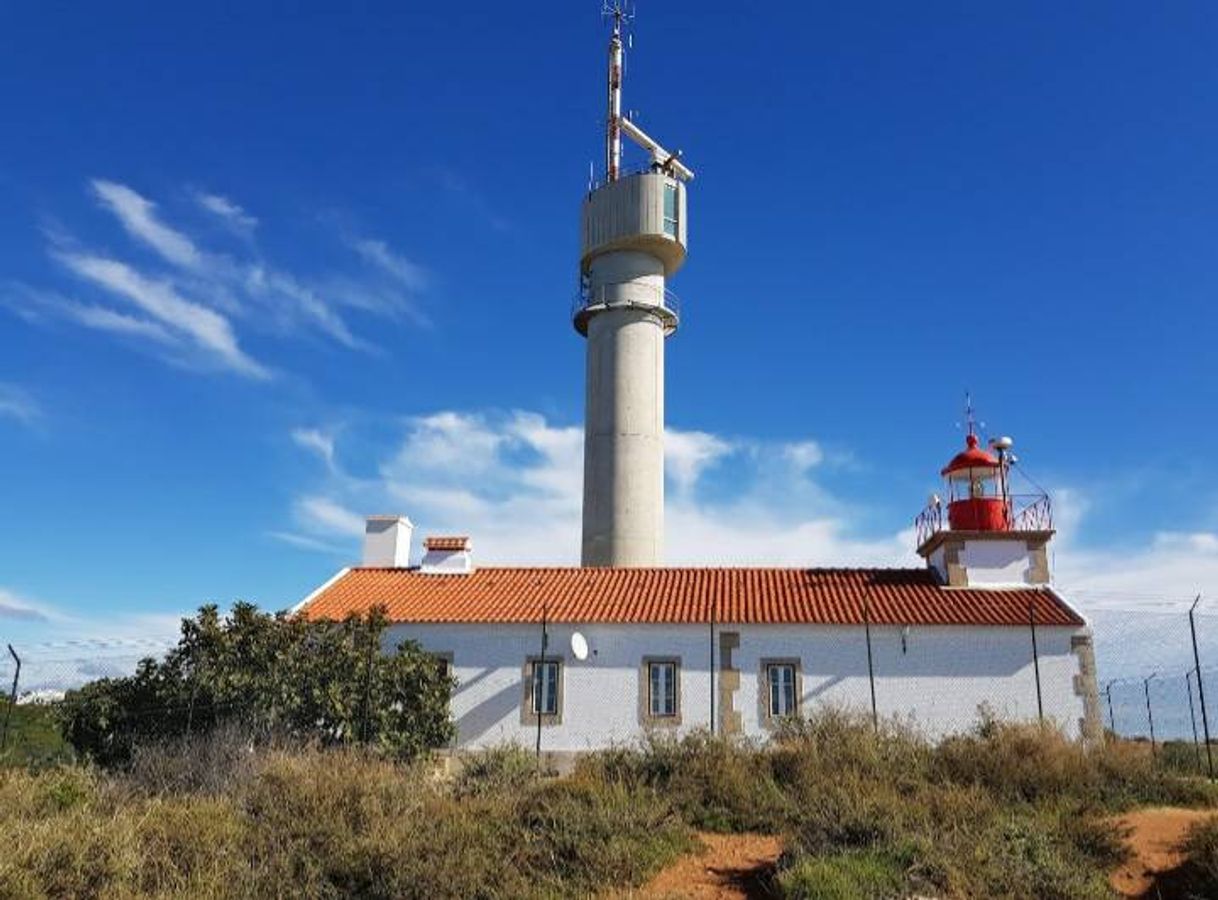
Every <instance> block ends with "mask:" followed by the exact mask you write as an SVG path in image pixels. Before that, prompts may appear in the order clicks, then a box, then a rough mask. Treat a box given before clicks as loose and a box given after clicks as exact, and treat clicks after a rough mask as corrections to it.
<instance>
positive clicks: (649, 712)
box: [639, 656, 681, 728]
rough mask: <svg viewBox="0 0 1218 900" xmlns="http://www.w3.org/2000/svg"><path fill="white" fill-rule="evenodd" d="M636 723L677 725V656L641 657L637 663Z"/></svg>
mask: <svg viewBox="0 0 1218 900" xmlns="http://www.w3.org/2000/svg"><path fill="white" fill-rule="evenodd" d="M639 724H640V725H645V726H655V727H665V728H675V727H677V726H679V725H680V724H681V657H679V656H644V657H643V658H642V660H640V661H639Z"/></svg>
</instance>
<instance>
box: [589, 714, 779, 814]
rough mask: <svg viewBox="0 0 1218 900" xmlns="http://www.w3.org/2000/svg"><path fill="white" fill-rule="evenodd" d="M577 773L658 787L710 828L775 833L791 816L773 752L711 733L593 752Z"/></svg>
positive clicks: (657, 736)
mask: <svg viewBox="0 0 1218 900" xmlns="http://www.w3.org/2000/svg"><path fill="white" fill-rule="evenodd" d="M577 771H578V772H579V773H581V774H583V775H586V776H588V777H594V778H601V779H603V780H606V781H609V782H611V783H621V784H626V785H631V786H641V787H647V788H652V789H654V790H657V791H659V792H660V793H662V794H663V795H664V797H665V798H667V799H668V801H669V802H670V803H671V804H672V805H673V807H674V808H675V809H676V810H677V811H678V812H679V813H680V814H681V816H682V817H683V818H684V819H685V820H686V821H687V822H689V823H690V824H692V825H694V826H695V827H697V828H702V829H705V830H708V831H772V830H773V829H774V827H775V825H776V823H781V822H784V821H787V820H788V818H789V816H788V813H789V808H788V807H789V802H790V801H789V798H788V797H787V796H786V795H784V794H783V792H782V791H781V790H780V789H779V787H778V785H777V784H776V783H775V781H774V779H773V776H772V771H771V768H770V760H769V756H768V753H767V752H765V751H764V750H761V749H759V748H758V747H757V746H755V745H753V744H750V743H746V742H741V741H733V740H731V739H728V738H724V737H717V736H714V735H711V734H710V733H709V732H706V731H695V732H692V733H690V734H687V735H686V736H684V737H681V738H675V737H672V736H670V735H667V734H652V735H648V736H647V737H646V738H645V739H644V740H643V741H642V742H641V743H640V744H639V745H638V746H636V747H630V748H623V747H619V748H615V749H612V750H607V751H603V752H601V753H596V754H590V755H589V756H587V757H585V758H583V759H581V760H580V762H579V764H578V767H577Z"/></svg>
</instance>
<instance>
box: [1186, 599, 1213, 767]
mask: <svg viewBox="0 0 1218 900" xmlns="http://www.w3.org/2000/svg"><path fill="white" fill-rule="evenodd" d="M1200 602H1201V595H1200V594H1198V595H1197V599H1196V600H1194V601H1193V605H1192V606H1190V607H1189V609H1188V630H1189V631H1190V632H1191V633H1192V636H1193V665H1194V666H1196V669H1195V670H1194V671H1196V673H1197V699H1198V700H1199V701H1200V703H1201V727H1202V728H1203V729H1204V730H1205V762H1206V767H1207V768H1208V769H1209V774H1210V781H1213V780H1214V755H1213V751H1212V750H1211V748H1210V719H1209V715H1208V714H1207V713H1206V711H1205V681H1204V679H1202V677H1201V656H1200V654H1198V653H1197V623H1196V621H1195V620H1194V619H1193V612H1194V611H1195V610H1196V609H1197V604H1198V603H1200Z"/></svg>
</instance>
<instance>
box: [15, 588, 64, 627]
mask: <svg viewBox="0 0 1218 900" xmlns="http://www.w3.org/2000/svg"><path fill="white" fill-rule="evenodd" d="M58 618H62V617H61V616H60V615H59V614H58V613H56V611H55V610H53V609H51V608H50V607H48V606H44V605H42V604H40V603H34V602H33V601H32V600H27V599H25V598H24V597H21V596H19V595H18V594H16V593H15V592H13V591H10V590H6V589H5V588H2V587H0V619H15V620H19V621H23V622H51V621H54V620H55V619H58Z"/></svg>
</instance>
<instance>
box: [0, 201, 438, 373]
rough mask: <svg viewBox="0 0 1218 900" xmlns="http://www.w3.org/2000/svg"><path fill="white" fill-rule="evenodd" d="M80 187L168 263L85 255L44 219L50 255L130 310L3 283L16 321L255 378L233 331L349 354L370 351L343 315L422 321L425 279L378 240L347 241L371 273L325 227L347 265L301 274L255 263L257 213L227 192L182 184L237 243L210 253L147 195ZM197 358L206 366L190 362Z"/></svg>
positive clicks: (256, 367) (256, 365) (373, 349)
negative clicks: (94, 335) (114, 339)
mask: <svg viewBox="0 0 1218 900" xmlns="http://www.w3.org/2000/svg"><path fill="white" fill-rule="evenodd" d="M89 189H90V192H91V193H92V194H93V195H94V196H95V197H96V198H97V200H98V201H99V202H100V203H101V204H102V205H103V206H104V207H105V208H106V210H108V211H109V212H110V213H112V214H113V215H114V217H115V219H116V220H117V222H118V223H119V224H120V225H121V226H122V228H123V229H124V230H125V231H126V232H127V233H128V234H130V235H131V236H132V237H134V238H135V239H136V240H138V241H139V242H140V243H141V244H143V245H145V246H147V247H150V248H151V249H153V250H154V251H155V252H156V253H157V254H158V255H159V256H160V257H161V259H162V260H165V261H167V262H168V263H170V264H171V265H170V266H167V267H165V268H164V271H157V270H156V269H155V268H149V267H145V266H143V265H137V264H135V263H133V262H131V261H128V260H126V259H123V258H122V257H121V256H117V255H115V254H112V253H98V252H93V251H90V250H89V249H88V248H85V247H83V246H82V245H81V244H80V242H78V241H77V240H75V239H74V238H73V237H72V236H71V233H70V232H69V230H68V229H67V228H65V227H63V226H62V225H60V224H58V223H55V222H50V223H49V224H44V225H43V226H42V229H41V230H42V233H43V235H44V237H45V238H46V240H47V242H48V244H49V251H50V254H51V256H52V257H53V258H54V259H56V260H58V261H59V262H61V263H62V264H63V265H64V267H65V268H67V269H68V270H69V271H71V272H72V273H73V274H76V275H78V276H81V277H83V278H85V279H86V280H87V281H88V282H90V283H91V284H93V285H96V286H99V287H101V288H103V289H105V290H106V291H108V292H109V293H110V294H111V295H112V297H121V298H122V299H124V300H126V301H129V302H131V303H134V304H135V305H136V306H138V307H139V310H140V313H141V314H139V315H134V314H132V311H131V310H129V309H127V310H123V309H114V308H112V307H110V306H109V305H107V304H106V303H103V302H94V298H86V300H84V301H82V300H78V299H76V298H73V297H65V296H63V295H61V294H58V293H56V292H55V291H53V290H49V289H47V288H44V287H30V286H26V285H21V284H13V283H10V284H8V285H5V288H6V290H5V291H4V292H3V293H2V294H0V305H3V306H6V307H8V308H9V309H11V310H12V311H13V312H14V313H15V314H16V315H18V316H19V317H21V318H22V319H24V320H25V321H27V322H30V323H32V324H34V325H41V326H46V325H48V324H50V323H53V322H56V321H61V322H70V323H73V324H75V325H79V326H82V327H85V328H88V329H91V330H94V331H97V332H103V333H106V334H109V335H114V336H120V337H126V338H140V339H143V340H144V341H146V342H148V343H149V344H151V345H155V348H156V349H157V350H158V351H159V353H158V355H160V356H161V357H162V358H164V359H166V360H167V361H169V362H172V363H176V364H185V365H186V366H188V367H190V368H194V369H200V368H216V365H215V364H216V363H219V364H220V365H219V367H220V368H223V369H225V370H228V371H235V372H239V373H241V374H244V375H247V376H253V377H259V378H262V377H266V376H267V375H268V374H269V368H268V367H267V366H266V365H264V364H262V363H260V362H255V361H254V360H253V359H252V358H251V357H250V356H249V355H248V354H247V353H246V352H245V351H244V350H243V349H242V347H241V345H242V344H243V343H244V341H243V340H239V339H238V335H237V329H238V327H240V328H241V329H242V330H244V329H251V330H258V331H261V332H265V333H270V334H273V335H275V336H276V337H281V338H282V337H295V336H302V335H303V336H309V335H321V336H323V337H325V338H327V339H329V340H332V341H333V342H335V343H336V344H339V345H341V346H342V347H345V348H347V349H350V350H356V351H360V352H370V353H381V352H383V351H381V350H380V348H379V347H377V346H376V345H375V344H373V343H371V342H369V341H367V340H365V339H364V338H362V337H360V336H359V335H358V334H357V333H356V331H355V330H354V329H353V328H352V325H351V324H350V323H349V322H348V321H347V317H346V314H347V311H352V314H358V315H361V316H366V317H377V318H379V319H382V320H385V319H387V320H395V321H410V322H412V323H414V324H416V325H419V326H422V327H430V325H431V323H430V321H429V320H428V319H427V317H426V316H425V315H423V314H422V313H421V312H420V311H419V309H418V306H417V302H416V300H415V298H414V297H413V296H410V294H412V293H414V292H418V291H421V290H422V289H423V287H424V286H425V282H426V277H425V272H424V270H423V268H422V267H421V266H419V265H418V264H417V263H415V262H413V261H411V260H409V259H407V258H406V257H405V256H403V255H402V254H400V253H398V252H395V251H392V250H390V248H389V247H388V245H387V244H385V242H384V241H380V240H374V239H362V240H360V241H358V242H356V243H357V250H358V252H359V253H360V255H361V256H362V257H363V258H364V259H365V260H366V261H367V262H368V263H369V264H370V266H371V268H368V267H361V266H354V265H352V263H351V261H350V258H349V256H347V254H346V252H345V249H344V248H343V246H342V245H344V244H349V243H350V240H349V239H347V238H345V237H344V236H343V235H342V233H341V232H339V233H336V234H335V236H334V245H335V246H334V250H335V252H336V254H337V258H341V259H343V260H344V261H345V266H346V267H347V268H350V269H351V270H352V271H351V272H347V271H343V270H338V271H325V272H322V273H320V274H317V275H309V276H302V275H299V274H295V273H293V272H289V271H285V270H284V269H282V268H278V267H276V266H274V265H272V264H270V263H268V262H267V261H266V260H264V258H263V257H262V254H261V252H260V250H259V248H258V246H257V244H256V242H255V240H254V237H253V229H254V226H255V225H256V224H257V222H256V220H255V219H254V218H253V217H252V216H250V215H249V214H248V213H247V212H246V211H245V210H244V209H242V207H241V206H240V204H238V203H237V202H236V201H234V200H232V199H231V198H229V197H225V196H222V195H219V194H214V193H208V192H204V191H197V190H193V191H189V194H190V197H191V199H193V201H194V202H195V203H196V204H198V205H199V206H200V207H201V208H203V209H205V210H207V211H208V212H209V213H210V214H212V215H213V216H216V217H217V218H219V219H220V220H221V221H223V222H224V223H225V224H226V225H228V226H229V227H231V228H232V230H234V231H236V232H239V233H241V236H242V237H243V238H245V240H244V241H243V242H241V245H240V247H239V248H238V249H236V250H234V251H232V252H225V253H220V252H211V251H208V250H206V249H205V248H203V247H202V246H200V245H199V244H198V243H197V242H196V240H195V239H194V238H193V237H192V236H191V235H190V234H188V233H187V232H185V231H183V230H180V229H178V228H175V227H173V226H172V225H170V224H169V222H168V221H166V219H165V218H164V217H163V216H162V215H161V212H160V210H159V208H158V207H157V205H156V204H155V203H154V202H153V201H152V200H150V199H148V198H146V197H144V196H143V195H141V194H140V193H139V192H137V191H136V190H134V189H133V188H131V187H129V186H127V185H124V184H120V183H118V182H115V181H110V180H107V179H101V178H99V179H94V180H92V181H91V182H89ZM340 250H341V251H343V252H341V253H339V251H340ZM404 285H405V286H406V287H403V286H404ZM407 287H408V288H409V289H410V290H409V291H408V290H407V289H406V288H407ZM167 350H168V351H170V352H167ZM204 361H206V362H210V363H211V364H212V365H211V366H209V367H205V366H200V365H199V364H200V362H204Z"/></svg>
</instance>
